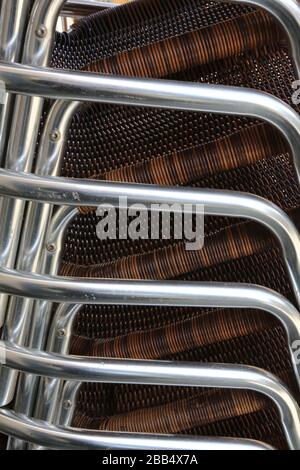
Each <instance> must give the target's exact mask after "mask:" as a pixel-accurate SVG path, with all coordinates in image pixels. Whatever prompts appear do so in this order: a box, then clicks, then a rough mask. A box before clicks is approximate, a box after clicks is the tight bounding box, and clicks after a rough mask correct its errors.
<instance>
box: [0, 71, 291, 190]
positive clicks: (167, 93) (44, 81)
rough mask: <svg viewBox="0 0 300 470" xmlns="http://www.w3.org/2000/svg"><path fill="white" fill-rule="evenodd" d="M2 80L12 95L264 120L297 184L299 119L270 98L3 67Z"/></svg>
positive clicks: (246, 91) (222, 89)
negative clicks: (285, 148) (275, 132)
mask: <svg viewBox="0 0 300 470" xmlns="http://www.w3.org/2000/svg"><path fill="white" fill-rule="evenodd" d="M0 79H1V80H3V81H4V82H5V83H6V87H7V89H8V91H10V92H11V93H21V94H25V95H38V96H43V97H45V98H55V99H56V98H58V99H62V100H78V101H94V102H98V103H112V104H123V105H132V106H145V107H156V108H169V109H181V110H189V111H203V112H211V113H220V114H228V115H230V114H231V115H239V116H252V117H255V118H258V119H262V120H264V121H267V122H269V123H270V124H273V125H274V126H275V127H277V128H278V129H279V130H280V131H281V133H282V134H283V135H284V136H285V137H286V139H287V141H288V143H289V144H290V147H291V151H292V155H293V159H294V164H295V168H296V172H297V175H298V180H299V182H300V150H299V142H300V117H299V115H298V114H297V113H296V111H294V110H293V109H292V108H291V107H290V106H288V105H287V104H286V103H284V102H283V101H281V100H280V99H278V98H275V97H274V96H272V95H269V94H268V93H264V92H260V91H254V90H252V89H247V88H239V87H230V86H224V85H207V84H197V83H187V82H176V81H168V80H150V79H141V78H125V77H116V76H110V75H101V74H93V73H87V72H69V71H61V70H51V69H47V68H41V67H28V66H23V65H17V64H15V65H12V64H6V63H3V62H2V63H0Z"/></svg>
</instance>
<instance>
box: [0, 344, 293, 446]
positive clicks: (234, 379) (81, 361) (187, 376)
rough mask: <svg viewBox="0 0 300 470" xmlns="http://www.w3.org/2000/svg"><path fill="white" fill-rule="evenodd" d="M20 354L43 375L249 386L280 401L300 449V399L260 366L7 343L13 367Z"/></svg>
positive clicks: (286, 425) (289, 435)
mask: <svg viewBox="0 0 300 470" xmlns="http://www.w3.org/2000/svg"><path fill="white" fill-rule="evenodd" d="M0 347H1V346H0ZM2 347H3V346H2ZM18 350H19V352H17V351H18ZM17 356H19V357H18V359H17V360H18V364H21V367H22V368H23V370H30V371H32V366H33V364H35V368H36V370H39V371H41V372H43V375H46V376H48V375H49V376H50V377H60V378H62V379H66V380H73V381H84V382H99V383H126V384H144V385H168V386H182V387H209V388H231V389H247V390H252V391H255V392H258V393H262V394H263V395H265V396H267V397H268V398H270V399H271V400H272V401H273V402H274V403H275V405H276V406H277V408H278V411H279V413H280V416H281V421H282V426H283V429H284V432H285V436H286V438H287V441H288V443H289V446H290V448H291V449H294V450H300V409H299V407H298V404H297V402H296V400H295V399H294V398H293V397H292V395H291V394H290V392H289V391H288V389H287V388H286V387H285V385H284V384H283V383H282V382H280V381H279V380H278V379H277V378H276V377H275V376H273V375H272V374H269V373H268V372H265V371H263V370H260V369H257V368H255V367H248V366H238V365H224V364H205V365H199V364H198V363H182V362H181V363H180V362H177V363H176V362H164V361H138V360H119V359H104V358H89V359H87V358H86V357H70V356H65V357H63V356H56V355H54V354H49V353H43V352H39V351H32V352H31V353H30V352H28V351H26V350H24V349H21V348H17V347H16V346H12V347H11V346H10V345H6V358H7V364H8V366H13V364H14V361H15V359H16V357H17Z"/></svg>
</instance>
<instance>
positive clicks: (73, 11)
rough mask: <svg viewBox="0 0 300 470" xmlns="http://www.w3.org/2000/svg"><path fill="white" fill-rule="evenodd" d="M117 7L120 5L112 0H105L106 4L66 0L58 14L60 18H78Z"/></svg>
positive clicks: (95, 1) (93, 1)
mask: <svg viewBox="0 0 300 470" xmlns="http://www.w3.org/2000/svg"><path fill="white" fill-rule="evenodd" d="M119 5H120V3H118V2H117V1H113V0H110V1H108V0H106V2H101V1H100V0H68V1H67V2H66V4H65V5H64V7H63V9H62V11H61V12H60V16H67V17H71V18H78V17H81V16H84V15H90V14H92V13H96V12H97V11H99V10H103V9H105V8H114V7H117V6H119Z"/></svg>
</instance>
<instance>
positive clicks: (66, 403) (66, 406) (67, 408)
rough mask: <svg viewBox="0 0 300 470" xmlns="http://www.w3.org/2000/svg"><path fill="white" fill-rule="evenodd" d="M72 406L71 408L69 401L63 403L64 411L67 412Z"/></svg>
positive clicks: (71, 404)
mask: <svg viewBox="0 0 300 470" xmlns="http://www.w3.org/2000/svg"><path fill="white" fill-rule="evenodd" d="M72 406H73V403H72V402H71V400H66V401H64V403H63V407H64V409H65V410H69V409H70V408H72Z"/></svg>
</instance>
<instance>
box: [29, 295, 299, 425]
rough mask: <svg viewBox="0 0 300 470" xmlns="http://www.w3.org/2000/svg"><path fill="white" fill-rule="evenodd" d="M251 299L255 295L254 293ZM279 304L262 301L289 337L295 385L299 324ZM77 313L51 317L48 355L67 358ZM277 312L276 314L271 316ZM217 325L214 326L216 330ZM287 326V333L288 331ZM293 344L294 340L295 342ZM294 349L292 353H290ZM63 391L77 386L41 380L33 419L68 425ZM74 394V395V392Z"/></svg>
mask: <svg viewBox="0 0 300 470" xmlns="http://www.w3.org/2000/svg"><path fill="white" fill-rule="evenodd" d="M254 296H255V297H257V296H256V294H255V293H254ZM275 299H277V295H276V296H275ZM281 301H283V304H282V307H281V308H280V309H279V310H278V309H276V308H275V309H274V305H275V303H276V300H275V302H272V306H271V308H270V307H266V305H267V302H265V300H264V301H263V302H262V305H263V309H265V310H266V311H268V312H269V313H271V314H272V315H275V316H276V318H278V319H279V320H280V321H281V323H282V325H283V327H284V328H285V330H286V331H287V337H288V338H289V340H288V341H289V349H290V351H291V354H292V363H293V364H294V370H295V374H296V377H298V384H299V373H300V369H299V366H298V367H297V365H296V363H295V360H294V354H293V352H295V349H294V347H293V345H294V344H295V345H297V344H298V343H297V342H295V343H294V340H293V339H292V338H297V337H298V338H299V337H300V336H299V334H300V329H299V322H300V317H299V313H298V312H297V311H296V309H295V308H294V307H293V306H292V315H291V318H292V322H291V321H290V317H289V313H287V312H289V311H290V307H291V304H289V302H287V301H286V300H283V299H282V298H281V299H280V302H281ZM268 305H271V302H269V303H268ZM79 310H80V305H67V304H61V305H60V306H59V307H58V309H57V312H56V314H55V317H54V319H53V322H52V327H51V330H50V333H49V342H48V346H47V351H48V352H52V353H58V354H63V355H67V354H69V352H70V351H69V345H70V340H71V338H72V332H73V325H74V321H75V319H76V317H77V314H78V312H79ZM276 311H277V314H276V313H275V312H276ZM217 326H218V325H216V327H217ZM290 327H291V331H289V330H290ZM296 341H297V340H296ZM293 350H294V351H293ZM64 388H66V390H65V393H69V394H70V390H71V391H73V392H74V390H75V391H76V390H77V391H78V387H76V383H69V384H68V386H67V385H65V387H64V386H63V383H62V381H61V380H59V379H58V378H52V379H51V378H48V377H47V378H46V377H42V378H41V382H40V386H39V391H38V395H37V403H36V408H35V414H34V416H35V417H36V418H37V419H41V420H44V421H47V422H50V423H54V424H61V425H69V424H71V423H70V422H69V421H66V416H70V414H71V413H72V411H74V406H75V400H74V398H72V399H71V400H70V399H69V398H68V399H67V398H66V397H65V396H62V395H63V391H62V389H64ZM74 393H75V392H74ZM66 401H68V403H70V404H71V406H70V407H69V409H68V410H64V408H63V406H62V403H65V402H66ZM58 403H60V409H61V412H60V413H59V411H58V410H57V408H58V405H57V404H58ZM57 414H60V415H61V419H58V417H57Z"/></svg>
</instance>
